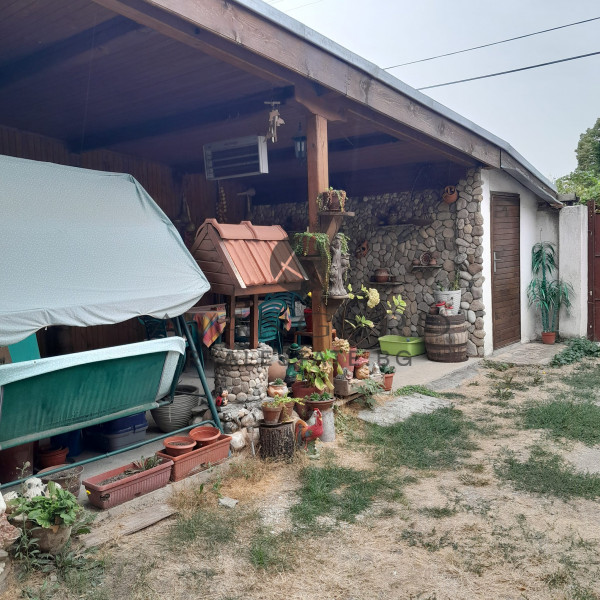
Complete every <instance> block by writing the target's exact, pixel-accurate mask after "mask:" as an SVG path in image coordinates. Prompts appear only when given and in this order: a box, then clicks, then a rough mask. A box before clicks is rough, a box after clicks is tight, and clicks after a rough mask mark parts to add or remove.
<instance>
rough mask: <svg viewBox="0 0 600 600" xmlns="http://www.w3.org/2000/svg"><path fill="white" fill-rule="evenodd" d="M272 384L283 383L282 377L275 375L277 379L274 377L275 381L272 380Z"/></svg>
mask: <svg viewBox="0 0 600 600" xmlns="http://www.w3.org/2000/svg"><path fill="white" fill-rule="evenodd" d="M272 383H273V385H285V383H284V381H283V379H281V377H277V379H275V381H273V382H272Z"/></svg>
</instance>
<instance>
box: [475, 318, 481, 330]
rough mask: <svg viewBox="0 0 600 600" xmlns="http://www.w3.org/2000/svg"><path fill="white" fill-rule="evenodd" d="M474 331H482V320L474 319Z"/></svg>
mask: <svg viewBox="0 0 600 600" xmlns="http://www.w3.org/2000/svg"><path fill="white" fill-rule="evenodd" d="M475 329H483V319H482V318H481V317H477V318H476V319H475Z"/></svg>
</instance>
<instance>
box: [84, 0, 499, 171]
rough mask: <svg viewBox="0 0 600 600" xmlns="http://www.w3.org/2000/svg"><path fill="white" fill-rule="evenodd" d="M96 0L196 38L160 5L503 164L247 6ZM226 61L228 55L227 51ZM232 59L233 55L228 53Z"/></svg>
mask: <svg viewBox="0 0 600 600" xmlns="http://www.w3.org/2000/svg"><path fill="white" fill-rule="evenodd" d="M94 1H96V2H98V3H100V4H102V5H103V6H105V7H106V8H110V9H111V10H114V11H115V12H118V13H121V14H126V13H129V14H131V11H132V7H135V12H136V13H137V14H136V16H135V17H131V18H135V19H143V20H144V21H145V24H148V17H149V16H150V15H152V18H153V20H154V25H149V26H151V27H154V28H157V30H159V31H161V32H162V33H164V34H165V35H171V36H173V35H174V34H175V33H176V34H177V35H178V36H181V35H182V34H183V35H184V36H186V37H190V36H191V37H192V39H193V38H194V37H197V35H198V34H197V33H194V34H190V33H189V32H185V31H182V30H183V29H184V28H183V27H182V26H181V23H179V24H176V25H175V27H173V26H171V27H167V26H166V25H165V24H164V23H163V20H164V18H163V17H161V14H160V11H161V9H162V11H163V12H162V14H163V15H166V16H168V18H169V19H171V24H173V23H175V21H176V18H175V21H174V20H173V19H174V17H176V15H179V17H180V19H181V20H184V21H186V22H188V23H189V24H191V25H194V26H195V27H197V28H198V29H200V30H207V31H210V32H212V33H214V34H216V35H218V36H220V37H221V38H223V39H226V40H229V41H230V42H231V43H232V44H234V46H235V47H237V48H240V47H242V48H246V49H247V50H249V51H250V52H252V53H254V54H256V55H258V56H264V57H269V58H270V60H271V61H273V62H274V63H276V64H278V65H280V66H283V67H285V68H286V69H289V70H291V71H293V72H295V73H298V74H300V75H302V76H303V77H305V78H308V79H309V80H313V81H316V82H318V83H320V84H322V85H324V86H325V87H327V88H329V89H331V90H334V91H337V92H339V93H340V94H342V95H343V96H347V97H349V98H351V99H352V100H354V101H357V102H359V103H360V104H363V105H365V106H369V107H370V108H372V109H373V110H374V111H376V112H380V113H382V114H384V115H388V116H390V117H392V118H393V119H395V120H399V121H400V122H402V123H404V124H405V125H407V126H408V127H410V128H411V129H414V130H416V131H419V132H421V133H423V134H425V135H427V136H429V137H431V138H433V139H435V140H440V141H442V142H443V143H444V144H447V145H448V146H450V147H452V148H455V149H457V150H459V151H460V152H462V153H464V154H467V155H469V156H472V157H473V158H475V159H476V160H478V161H481V162H483V163H484V164H487V165H489V166H493V167H499V166H500V150H499V148H497V147H496V146H495V145H494V144H492V143H491V142H488V141H487V140H485V139H483V138H481V137H480V136H478V135H476V134H475V133H473V132H472V131H470V130H469V129H467V128H466V127H463V126H461V125H459V124H457V123H455V122H453V121H451V120H450V119H449V118H447V117H444V116H442V115H440V114H439V113H437V112H436V111H434V110H433V109H430V108H428V107H427V106H425V105H421V104H419V103H417V102H415V101H414V100H412V99H410V98H409V97H407V96H405V95H404V94H402V93H401V92H399V91H398V90H395V89H393V88H392V87H390V86H388V85H386V84H384V83H383V82H381V81H379V80H377V79H375V78H374V77H372V76H370V75H369V74H367V73H365V72H364V71H362V70H360V69H359V68H357V67H355V66H353V65H351V64H349V63H347V62H345V61H343V60H342V59H340V58H338V57H337V56H334V55H333V54H329V53H327V52H326V51H324V50H322V49H320V48H317V47H314V46H311V45H310V44H309V43H307V42H306V41H305V40H303V39H302V38H300V37H298V36H296V35H294V34H293V33H292V32H289V31H287V30H284V29H283V28H281V27H279V26H278V25H277V24H275V23H272V22H270V21H268V20H266V19H264V18H262V17H261V16H260V15H258V14H256V13H253V12H252V11H250V10H249V9H246V8H245V7H242V6H239V5H235V4H233V3H226V4H223V2H222V0H203V2H202V3H198V2H196V1H195V0H151V1H152V3H151V4H150V1H149V0H94ZM174 30H175V31H174ZM223 60H228V58H227V56H224V57H223ZM231 60H232V56H229V61H231Z"/></svg>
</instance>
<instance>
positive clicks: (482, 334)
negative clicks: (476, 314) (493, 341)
mask: <svg viewBox="0 0 600 600" xmlns="http://www.w3.org/2000/svg"><path fill="white" fill-rule="evenodd" d="M473 335H474V336H475V337H476V338H478V339H480V340H482V339H483V338H484V337H485V331H483V329H478V330H477V331H474V332H473Z"/></svg>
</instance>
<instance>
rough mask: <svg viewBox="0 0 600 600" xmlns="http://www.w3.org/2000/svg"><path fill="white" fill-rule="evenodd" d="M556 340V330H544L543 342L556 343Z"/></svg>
mask: <svg viewBox="0 0 600 600" xmlns="http://www.w3.org/2000/svg"><path fill="white" fill-rule="evenodd" d="M554 342H556V331H542V344H554Z"/></svg>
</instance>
